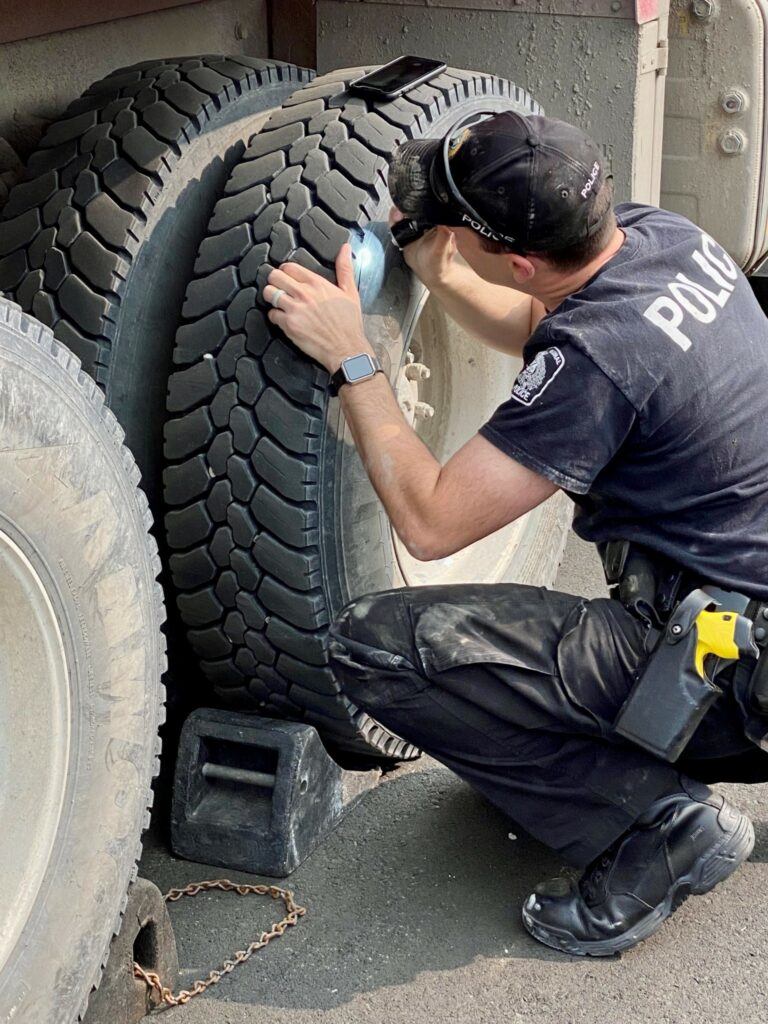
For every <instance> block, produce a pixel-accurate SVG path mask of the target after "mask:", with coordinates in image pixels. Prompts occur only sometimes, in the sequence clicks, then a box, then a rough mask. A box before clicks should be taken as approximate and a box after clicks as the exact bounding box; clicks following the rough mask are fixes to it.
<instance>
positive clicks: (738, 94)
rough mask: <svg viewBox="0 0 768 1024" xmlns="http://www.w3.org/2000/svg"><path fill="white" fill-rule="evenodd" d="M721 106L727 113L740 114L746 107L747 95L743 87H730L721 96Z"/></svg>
mask: <svg viewBox="0 0 768 1024" xmlns="http://www.w3.org/2000/svg"><path fill="white" fill-rule="evenodd" d="M720 106H721V107H722V108H723V110H724V111H725V113H726V114H740V113H741V112H742V110H744V109H746V106H747V97H746V96H745V95H744V93H743V92H742V91H741V89H729V90H728V92H724V93H723V95H722V96H721V97H720Z"/></svg>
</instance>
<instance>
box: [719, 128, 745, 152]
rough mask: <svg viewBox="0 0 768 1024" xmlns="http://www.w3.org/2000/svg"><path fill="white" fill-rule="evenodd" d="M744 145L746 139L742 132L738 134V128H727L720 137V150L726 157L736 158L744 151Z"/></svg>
mask: <svg viewBox="0 0 768 1024" xmlns="http://www.w3.org/2000/svg"><path fill="white" fill-rule="evenodd" d="M746 145H747V138H746V136H745V135H744V132H740V131H739V130H738V128H729V129H728V130H727V131H724V132H723V133H722V134H721V136H720V149H722V151H723V152H724V153H725V154H726V155H727V156H737V155H738V154H739V153H741V152H743V151H744V149H745V147H746Z"/></svg>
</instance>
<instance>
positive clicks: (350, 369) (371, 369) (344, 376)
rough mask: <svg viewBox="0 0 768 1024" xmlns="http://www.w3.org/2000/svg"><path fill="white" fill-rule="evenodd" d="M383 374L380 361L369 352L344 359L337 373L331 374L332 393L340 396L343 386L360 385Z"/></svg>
mask: <svg viewBox="0 0 768 1024" xmlns="http://www.w3.org/2000/svg"><path fill="white" fill-rule="evenodd" d="M383 372H384V371H383V370H382V368H381V364H380V363H379V360H378V359H377V358H376V357H375V356H372V355H369V354H368V353H367V352H361V353H360V355H359V356H348V357H347V358H346V359H342V361H341V366H340V367H339V368H338V370H337V371H336V373H333V374H331V382H330V392H331V394H332V395H338V393H339V388H340V387H341V386H342V385H343V384H359V383H360V382H361V381H363V380H370V378H371V377H375V376H376V374H377V373H383Z"/></svg>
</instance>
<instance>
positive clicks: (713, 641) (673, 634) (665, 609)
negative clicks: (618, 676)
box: [600, 542, 768, 761]
mask: <svg viewBox="0 0 768 1024" xmlns="http://www.w3.org/2000/svg"><path fill="white" fill-rule="evenodd" d="M600 553H601V556H602V558H603V565H604V568H605V574H606V579H607V581H608V583H609V585H611V586H612V587H613V591H612V596H614V597H617V598H618V599H619V600H621V602H622V603H623V604H624V605H625V606H626V607H627V608H629V609H630V610H631V611H632V612H633V613H634V614H636V615H638V616H639V617H641V618H642V619H644V620H645V621H646V622H647V624H648V625H649V627H650V628H651V629H652V630H653V631H654V633H655V638H656V644H655V646H654V648H653V651H652V653H651V655H650V656H649V658H648V660H647V661H646V663H645V664H644V666H643V668H642V671H641V672H640V674H639V676H638V678H637V679H636V681H635V684H634V686H633V688H632V690H631V692H630V694H629V696H628V698H627V700H626V701H625V703H624V705H623V707H622V708H621V711H620V712H619V715H618V717H617V719H616V722H615V723H614V728H615V730H616V732H617V733H618V734H619V735H621V736H624V737H625V738H626V739H629V740H631V741H632V742H633V743H635V744H637V745H638V746H641V747H643V748H644V749H646V750H648V751H650V752H651V753H652V754H654V755H655V756H656V757H660V758H662V759H663V760H666V761H675V760H676V759H677V758H678V757H679V756H680V754H681V753H682V751H683V749H684V748H685V746H686V744H687V743H688V741H689V740H690V739H691V737H692V736H693V733H694V732H695V731H696V729H697V727H698V726H699V724H700V722H701V720H702V718H703V717H704V715H705V714H706V712H707V711H708V709H709V708H710V707H711V705H712V704H713V703H714V701H715V700H716V699H717V698H718V697H719V696H720V694H721V693H722V690H721V689H720V687H719V686H718V685H717V682H716V678H717V676H718V674H719V673H720V672H721V671H722V670H723V669H724V668H725V667H727V666H730V665H736V669H735V671H734V694H735V696H736V698H737V700H739V703H741V705H742V710H743V711H744V714H745V719H746V727H747V735H748V736H749V738H750V739H751V740H753V741H754V742H756V743H758V744H759V745H760V746H763V747H764V748H765V749H768V657H760V654H761V653H762V649H763V648H764V647H765V646H766V644H768V604H764V603H761V602H758V601H755V600H752V599H750V598H749V597H747V596H746V595H745V594H741V593H738V592H735V591H727V590H723V589H721V588H719V587H716V586H712V585H707V584H705V585H703V586H700V585H697V582H698V581H694V580H693V579H692V578H691V577H690V576H689V574H687V573H686V572H685V570H682V569H680V568H679V567H677V566H674V565H673V564H672V563H670V562H668V561H667V560H666V559H663V558H661V557H660V556H656V555H655V554H653V553H651V552H647V551H645V550H644V549H642V548H638V547H636V546H633V545H630V544H629V543H627V542H612V543H611V544H609V545H605V546H604V547H603V548H602V549H601V552H600Z"/></svg>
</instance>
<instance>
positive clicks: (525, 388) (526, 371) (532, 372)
mask: <svg viewBox="0 0 768 1024" xmlns="http://www.w3.org/2000/svg"><path fill="white" fill-rule="evenodd" d="M564 366H565V356H564V355H563V353H562V352H561V351H560V349H559V348H548V349H545V350H544V351H543V352H538V353H537V354H536V355H535V356H534V358H533V359H532V360H531V362H530V363H528V365H527V366H525V367H523V369H522V370H521V371H520V373H519V374H518V378H517V380H516V381H515V384H514V387H513V388H512V398H514V400H515V401H516V402H520V404H521V405H533V403H534V402H535V401H536V399H537V398H538V397H539V395H543V394H544V392H545V391H546V390H547V388H548V387H549V385H550V384H551V383H552V381H553V380H554V379H555V377H556V376H557V375H558V373H560V371H561V370H562V368H563V367H564Z"/></svg>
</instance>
